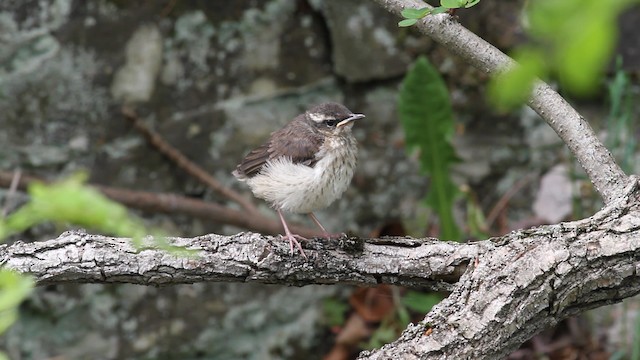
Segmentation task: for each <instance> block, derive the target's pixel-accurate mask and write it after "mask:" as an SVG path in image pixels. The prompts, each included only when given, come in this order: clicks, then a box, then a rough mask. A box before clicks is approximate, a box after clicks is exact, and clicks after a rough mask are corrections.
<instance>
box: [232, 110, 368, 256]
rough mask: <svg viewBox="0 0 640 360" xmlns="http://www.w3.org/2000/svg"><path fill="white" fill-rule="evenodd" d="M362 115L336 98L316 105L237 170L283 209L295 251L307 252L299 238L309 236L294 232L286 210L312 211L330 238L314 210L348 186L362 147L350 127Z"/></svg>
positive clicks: (236, 173) (262, 195)
mask: <svg viewBox="0 0 640 360" xmlns="http://www.w3.org/2000/svg"><path fill="white" fill-rule="evenodd" d="M362 118H364V115H362V114H354V113H352V112H351V111H350V110H349V109H347V108H346V107H344V106H343V105H340V104H337V103H331V102H330V103H323V104H320V105H317V106H314V107H312V108H310V109H308V110H307V111H305V112H304V113H302V114H300V115H298V116H296V117H295V118H294V119H293V120H292V121H291V122H289V123H288V124H287V125H285V126H284V127H283V128H282V129H280V130H277V131H275V132H273V133H271V136H270V137H269V139H268V140H267V142H265V143H264V144H263V145H262V146H260V147H258V148H256V149H254V150H252V151H251V152H250V153H249V154H247V156H246V157H245V158H244V159H243V160H242V162H240V164H239V165H238V166H237V167H236V169H235V171H234V172H233V175H234V176H235V177H236V178H238V179H239V180H240V181H245V182H246V183H247V184H248V185H249V187H250V188H251V191H252V192H253V195H255V196H256V197H258V198H261V199H264V200H266V201H267V202H268V203H269V204H270V205H271V206H272V207H273V208H274V209H275V210H276V211H277V212H278V216H279V217H280V221H282V226H283V227H284V232H285V235H284V236H283V237H284V238H286V239H287V240H289V246H290V249H291V252H292V253H293V252H294V249H293V248H294V245H295V246H296V247H297V248H298V250H299V251H300V253H301V254H302V255H303V256H304V257H306V255H305V253H304V250H302V246H300V243H299V242H298V240H297V239H301V240H307V239H305V238H303V237H302V236H300V235H296V234H293V233H291V231H290V230H289V226H288V225H287V222H286V221H285V219H284V216H283V214H282V212H283V211H288V212H292V213H301V214H309V217H311V220H313V222H315V223H316V224H317V225H318V227H320V229H321V230H322V232H323V233H324V235H325V236H326V237H331V235H330V234H329V233H328V232H327V230H326V229H325V228H324V226H322V224H320V221H318V218H316V216H315V215H313V211H316V210H319V209H323V208H326V207H327V206H329V205H330V204H331V203H332V202H334V201H335V200H336V199H337V198H339V197H340V195H342V193H343V192H344V191H345V190H346V189H347V187H348V186H349V183H350V182H351V178H352V177H353V172H354V170H355V167H356V158H357V152H358V145H357V143H356V139H355V138H354V137H353V134H352V133H351V127H352V126H353V122H354V120H358V119H362Z"/></svg>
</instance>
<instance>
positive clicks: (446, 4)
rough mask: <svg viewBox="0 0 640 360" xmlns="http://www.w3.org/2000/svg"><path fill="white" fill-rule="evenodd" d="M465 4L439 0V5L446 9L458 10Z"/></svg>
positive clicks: (457, 0)
mask: <svg viewBox="0 0 640 360" xmlns="http://www.w3.org/2000/svg"><path fill="white" fill-rule="evenodd" d="M466 4H467V0H440V5H442V6H443V7H445V8H447V9H458V8H461V7H463V6H465V5H466Z"/></svg>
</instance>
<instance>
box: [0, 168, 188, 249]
mask: <svg viewBox="0 0 640 360" xmlns="http://www.w3.org/2000/svg"><path fill="white" fill-rule="evenodd" d="M86 178H87V175H86V174H84V173H78V174H76V175H74V176H71V177H69V178H68V179H65V180H62V181H60V182H57V183H53V184H42V183H34V184H31V185H30V186H29V190H28V192H29V195H30V198H31V199H30V201H29V202H28V203H27V204H26V205H24V206H23V207H21V208H20V209H18V210H17V211H16V212H14V213H13V214H11V215H10V216H9V217H7V218H6V219H4V220H2V221H0V238H5V237H7V236H9V235H11V234H14V233H17V232H20V231H24V230H26V229H28V228H30V227H32V226H34V225H36V224H40V223H43V222H49V221H52V222H56V223H62V224H73V225H78V226H81V227H84V228H88V229H94V230H97V231H98V232H101V233H106V234H112V235H115V236H122V237H131V238H132V240H133V243H134V245H135V246H136V247H138V248H140V247H141V246H142V238H143V237H144V236H145V235H146V234H149V231H148V230H147V228H146V227H145V226H144V224H143V223H142V221H140V220H139V219H137V218H135V217H134V216H132V215H131V214H129V212H128V211H127V208H126V207H125V206H123V205H121V204H119V203H117V202H115V201H112V200H109V199H108V198H107V197H106V196H104V195H102V194H101V193H100V192H99V191H98V190H96V189H94V188H92V187H89V186H86V185H85V184H84V182H85V180H86ZM153 235H155V236H154V246H155V247H157V248H159V249H162V250H167V251H171V252H173V253H174V254H176V255H181V256H184V255H190V254H193V251H188V250H186V249H184V248H182V247H176V246H172V245H170V244H168V243H167V241H166V239H165V238H164V236H162V234H159V233H155V234H153Z"/></svg>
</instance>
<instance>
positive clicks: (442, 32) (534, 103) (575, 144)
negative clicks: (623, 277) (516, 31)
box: [375, 0, 628, 203]
mask: <svg viewBox="0 0 640 360" xmlns="http://www.w3.org/2000/svg"><path fill="white" fill-rule="evenodd" d="M375 1H376V2H377V3H379V4H380V5H382V6H383V7H384V8H385V9H387V10H388V11H389V12H391V13H393V14H396V15H400V12H401V11H402V10H403V9H404V8H423V7H429V5H427V4H425V3H424V2H422V1H419V0H375ZM416 26H417V27H418V29H419V30H420V31H421V32H422V33H423V34H425V35H427V36H429V37H431V38H432V39H434V40H435V41H437V42H439V43H440V44H442V45H443V46H445V47H446V48H447V49H448V50H449V51H451V52H452V53H454V54H456V55H458V56H460V57H461V58H463V59H464V60H466V61H467V62H469V63H470V64H471V65H472V66H474V67H476V68H478V69H480V70H482V71H484V72H486V73H488V74H496V73H498V72H499V71H503V70H504V69H506V68H508V67H510V66H513V65H514V61H513V60H512V59H511V58H509V57H508V56H507V55H505V54H504V53H503V52H501V51H500V50H498V49H497V48H496V47H494V46H493V45H491V44H489V43H488V42H486V41H484V40H483V39H482V38H480V37H479V36H478V35H476V34H474V33H473V32H471V31H469V30H467V29H466V28H465V27H464V26H462V25H460V24H459V23H458V22H457V21H455V20H454V19H453V18H452V17H451V16H450V15H448V14H440V15H434V16H427V17H425V18H423V19H422V20H419V21H418V23H417V24H416ZM528 105H529V106H530V107H531V108H532V109H533V110H534V111H535V112H537V113H538V115H540V117H542V118H543V119H544V120H545V121H546V122H547V123H548V124H549V126H551V128H553V130H554V131H555V132H556V133H557V134H558V136H559V137H560V138H561V139H562V140H563V141H564V142H565V144H567V146H568V147H569V150H571V152H572V153H573V155H574V156H575V157H576V159H577V160H578V162H579V163H580V165H581V166H582V168H583V169H584V170H585V172H586V173H587V175H588V176H589V179H590V180H591V182H592V183H593V185H594V186H595V188H596V190H597V191H598V193H599V194H600V196H602V198H603V199H604V201H605V203H609V202H611V201H613V200H614V199H615V198H616V196H619V195H620V194H621V193H622V190H623V189H624V188H625V186H626V184H627V182H628V178H627V176H626V175H625V173H624V172H623V171H622V169H621V168H620V167H619V166H618V164H616V162H615V160H614V159H613V156H612V155H611V153H610V152H609V150H607V149H606V148H605V147H604V145H602V143H601V142H600V141H599V140H598V138H597V136H596V134H595V132H594V131H593V129H592V128H591V126H589V124H588V123H587V122H586V121H585V120H584V118H583V117H582V116H580V114H578V112H577V111H576V110H575V109H574V108H572V107H571V105H569V103H567V102H566V101H565V100H564V99H563V98H562V97H561V96H560V95H559V94H558V93H557V92H555V91H554V90H553V89H551V87H550V86H549V85H547V84H545V83H544V82H542V81H538V82H537V83H536V84H535V87H534V89H533V92H532V94H531V98H530V99H529V101H528Z"/></svg>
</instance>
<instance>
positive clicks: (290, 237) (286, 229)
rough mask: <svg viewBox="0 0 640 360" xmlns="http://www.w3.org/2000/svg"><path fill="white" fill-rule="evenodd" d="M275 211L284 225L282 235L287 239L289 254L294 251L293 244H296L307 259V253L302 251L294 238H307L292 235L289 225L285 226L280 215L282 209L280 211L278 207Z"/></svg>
mask: <svg viewBox="0 0 640 360" xmlns="http://www.w3.org/2000/svg"><path fill="white" fill-rule="evenodd" d="M276 211H277V212H278V216H280V221H282V226H283V227H284V233H285V235H284V237H285V238H287V239H288V240H289V247H290V250H291V254H293V253H294V251H293V244H296V246H297V247H298V250H300V253H301V254H302V256H304V258H305V259H307V254H305V253H304V250H302V246H301V245H300V243H299V242H298V240H296V238H298V239H300V240H307V239H306V238H303V237H302V236H300V235H294V234H293V233H291V230H289V226H287V222H286V221H285V220H284V216H283V215H282V211H280V209H277V210H276Z"/></svg>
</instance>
